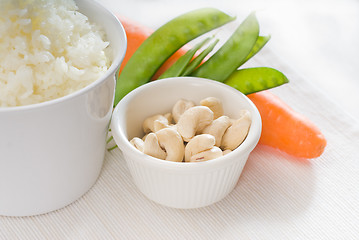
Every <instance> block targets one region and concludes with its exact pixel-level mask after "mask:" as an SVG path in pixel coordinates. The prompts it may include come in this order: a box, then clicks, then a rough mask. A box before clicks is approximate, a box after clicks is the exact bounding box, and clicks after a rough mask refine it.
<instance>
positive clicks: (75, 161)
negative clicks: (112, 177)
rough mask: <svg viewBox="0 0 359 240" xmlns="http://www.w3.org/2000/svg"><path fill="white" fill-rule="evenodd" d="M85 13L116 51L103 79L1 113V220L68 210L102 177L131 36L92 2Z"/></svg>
mask: <svg viewBox="0 0 359 240" xmlns="http://www.w3.org/2000/svg"><path fill="white" fill-rule="evenodd" d="M76 3H77V5H78V7H79V9H80V12H82V13H84V14H85V15H86V16H88V17H89V19H90V20H91V21H94V22H96V23H98V24H99V25H101V26H103V27H104V29H105V31H106V33H107V37H108V40H109V41H110V44H111V47H112V50H113V55H114V56H113V59H112V65H111V67H110V68H109V70H108V71H107V72H106V73H105V75H104V76H102V77H101V78H100V79H98V80H97V81H95V82H94V83H92V84H90V85H89V86H87V87H85V88H83V89H81V90H79V91H77V92H75V93H73V94H70V95H67V96H65V97H62V98H59V99H56V100H52V101H48V102H44V103H39V104H33V105H29V106H21V107H10V108H0V215H7V216H28V215H35V214H41V213H46V212H49V211H53V210H56V209H59V208H61V207H64V206H66V205H68V204H70V203H71V202H73V201H75V200H76V199H78V198H79V197H80V196H82V195H83V194H84V193H85V192H87V191H88V190H89V189H90V187H91V186H92V185H93V184H94V183H95V181H96V179H97V178H98V176H99V174H100V171H101V168H102V163H103V159H104V154H105V146H106V135H107V129H108V125H109V121H110V118H111V113H112V106H113V98H114V87H115V73H116V71H117V70H118V68H119V66H120V64H121V62H122V60H123V58H124V55H125V52H126V45H127V42H126V35H125V32H124V29H123V27H122V25H121V23H120V22H119V21H118V20H117V18H116V17H115V16H114V15H113V14H112V13H110V12H109V11H108V10H106V9H105V8H104V7H103V6H102V5H100V4H99V3H97V2H95V1H91V0H76Z"/></svg>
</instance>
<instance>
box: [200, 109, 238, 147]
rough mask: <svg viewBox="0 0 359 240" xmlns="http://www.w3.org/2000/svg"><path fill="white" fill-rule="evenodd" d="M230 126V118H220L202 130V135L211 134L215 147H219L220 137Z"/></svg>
mask: <svg viewBox="0 0 359 240" xmlns="http://www.w3.org/2000/svg"><path fill="white" fill-rule="evenodd" d="M229 126H231V121H230V118H229V117H227V116H221V117H219V118H217V119H214V120H213V122H212V123H211V124H210V125H208V126H207V127H205V128H204V129H203V130H202V133H207V134H211V135H212V136H214V137H215V139H216V144H215V146H217V147H219V146H221V142H222V137H223V134H224V133H225V131H226V130H227V128H229Z"/></svg>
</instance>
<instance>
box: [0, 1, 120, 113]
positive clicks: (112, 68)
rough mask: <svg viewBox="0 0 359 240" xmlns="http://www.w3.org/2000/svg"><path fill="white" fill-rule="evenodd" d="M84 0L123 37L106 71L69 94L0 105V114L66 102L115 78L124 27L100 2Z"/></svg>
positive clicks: (118, 66) (80, 10)
mask: <svg viewBox="0 0 359 240" xmlns="http://www.w3.org/2000/svg"><path fill="white" fill-rule="evenodd" d="M75 2H77V1H76V0H75ZM86 2H87V4H89V5H90V4H92V5H93V8H95V9H101V10H102V11H103V13H105V14H104V16H103V17H106V18H108V19H110V21H111V22H112V23H113V25H117V28H118V31H119V32H120V34H121V35H122V38H123V39H122V41H123V43H122V45H121V47H120V48H119V51H118V52H116V53H115V54H114V55H115V57H114V59H113V60H112V62H111V65H110V67H109V68H108V69H107V71H106V72H105V73H104V74H103V75H102V76H101V77H100V78H98V79H96V80H95V81H93V82H92V83H90V84H89V85H87V86H85V87H83V88H81V89H78V90H76V91H74V92H72V93H70V94H67V95H65V96H62V97H59V98H55V99H52V100H48V101H45V102H40V103H34V104H29V105H22V106H13V107H0V114H1V113H6V112H14V111H16V112H18V111H19V112H20V111H29V110H34V109H39V108H44V107H48V106H52V105H55V104H59V103H62V102H66V101H67V100H70V99H72V98H75V97H77V96H80V95H84V94H86V93H87V92H88V91H90V90H91V89H93V88H95V87H96V86H98V85H100V84H101V83H102V82H103V81H105V80H106V79H107V78H108V77H110V76H111V75H114V77H115V78H116V75H115V73H116V72H117V71H118V69H119V68H120V65H121V63H122V61H123V59H124V57H125V54H126V49H127V36H126V32H125V29H124V27H123V25H122V23H121V21H120V20H119V19H118V18H117V17H116V16H115V14H114V13H113V12H111V11H110V10H109V9H108V8H106V7H105V6H103V5H102V4H101V3H99V2H98V1H86ZM78 11H79V12H82V9H80V8H79V9H78ZM86 16H87V15H86ZM87 17H88V18H89V19H90V18H91V16H87Z"/></svg>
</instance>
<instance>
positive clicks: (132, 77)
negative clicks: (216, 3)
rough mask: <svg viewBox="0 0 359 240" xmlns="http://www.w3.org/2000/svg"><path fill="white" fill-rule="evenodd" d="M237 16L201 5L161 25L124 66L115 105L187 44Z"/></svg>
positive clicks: (147, 79)
mask: <svg viewBox="0 0 359 240" xmlns="http://www.w3.org/2000/svg"><path fill="white" fill-rule="evenodd" d="M234 19H235V17H232V16H229V15H228V14H226V13H224V12H222V11H220V10H218V9H215V8H201V9H197V10H194V11H191V12H188V13H185V14H182V15H180V16H178V17H176V18H174V19H172V20H170V21H169V22H167V23H166V24H164V25H163V26H161V27H160V28H158V29H157V30H156V31H155V32H154V33H153V34H151V36H149V37H148V38H147V39H146V40H145V41H144V42H143V43H142V44H141V46H140V47H139V48H138V49H137V51H136V52H135V53H134V54H133V55H132V57H131V58H130V59H129V61H128V62H127V64H126V66H125V67H124V68H123V70H122V72H121V74H120V76H119V78H118V79H117V84H116V90H115V101H114V104H115V105H116V104H117V103H118V102H119V101H120V100H121V99H122V98H123V97H124V96H125V95H126V94H127V93H129V92H130V91H132V90H133V89H135V88H137V87H138V86H141V85H142V84H144V83H146V82H148V81H150V79H151V77H152V76H153V75H154V74H155V73H156V71H157V70H158V69H159V68H160V66H161V65H162V64H163V63H164V62H165V61H166V60H167V59H168V58H169V57H170V56H171V55H172V54H173V53H175V52H176V51H177V50H178V49H179V48H181V47H182V46H183V45H185V44H186V43H188V42H189V41H191V40H192V39H194V38H196V37H198V36H200V35H202V34H204V33H206V32H208V31H211V30H213V29H215V28H218V27H220V26H222V25H224V24H226V23H228V22H230V21H233V20H234Z"/></svg>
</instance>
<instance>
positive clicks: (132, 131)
mask: <svg viewBox="0 0 359 240" xmlns="http://www.w3.org/2000/svg"><path fill="white" fill-rule="evenodd" d="M206 97H217V98H219V99H221V101H222V103H223V107H224V115H227V116H229V117H231V118H239V111H240V110H241V109H248V110H249V111H250V112H251V114H252V124H251V127H250V131H249V133H248V136H247V138H246V140H245V141H244V142H243V143H242V144H241V145H240V146H239V147H238V148H237V149H236V150H234V151H233V152H231V153H229V154H227V155H225V156H223V157H220V158H217V159H213V160H209V161H206V162H196V163H183V162H169V161H165V160H160V159H157V158H153V157H151V156H148V155H145V154H143V153H141V152H140V151H138V150H137V149H135V148H134V147H133V146H132V145H131V144H130V143H129V140H130V139H132V138H133V137H135V136H142V134H143V133H142V128H141V127H142V123H143V121H144V119H145V118H147V117H149V116H152V115H154V114H158V113H159V114H164V113H166V112H170V111H171V109H172V107H173V105H174V104H175V102H176V101H177V100H179V99H181V98H184V99H188V100H192V101H194V102H195V103H196V104H199V101H200V100H202V99H203V98H206ZM261 126H262V124H261V117H260V115H259V112H258V110H257V108H256V107H255V105H254V104H253V103H252V102H251V101H250V100H249V99H248V98H247V97H246V96H245V95H243V94H242V93H240V92H239V91H237V90H235V89H234V88H232V87H229V86H227V85H225V84H223V83H220V82H217V81H212V80H208V79H201V78H194V77H178V78H168V79H163V80H157V81H154V82H151V83H147V84H145V85H143V86H141V87H138V88H137V89H135V90H133V91H132V92H130V93H129V94H128V95H126V96H125V97H124V98H123V99H122V100H121V101H120V102H119V104H118V105H117V106H116V108H115V110H114V112H113V115H112V120H111V131H112V134H113V136H114V140H115V141H116V143H117V145H118V147H119V148H120V149H121V150H122V153H123V156H124V158H125V160H126V162H127V165H128V168H129V170H130V172H131V175H132V177H133V180H134V182H135V184H136V185H137V187H138V188H139V189H140V191H141V192H142V193H143V194H144V195H146V196H147V197H148V198H149V199H152V200H153V201H155V202H157V203H160V204H163V205H165V206H169V207H174V208H198V207H204V206H207V205H210V204H212V203H215V202H217V201H219V200H221V199H223V198H224V197H225V196H226V195H228V194H229V193H230V192H231V191H232V190H233V188H234V187H235V186H236V184H237V181H238V179H239V177H240V175H241V172H242V169H243V167H244V165H245V163H246V161H247V158H248V155H249V154H250V152H251V151H252V150H253V149H254V147H255V146H256V144H257V142H258V140H259V137H260V134H261Z"/></svg>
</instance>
